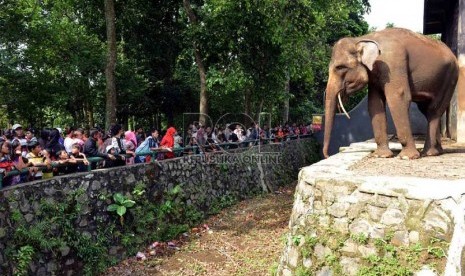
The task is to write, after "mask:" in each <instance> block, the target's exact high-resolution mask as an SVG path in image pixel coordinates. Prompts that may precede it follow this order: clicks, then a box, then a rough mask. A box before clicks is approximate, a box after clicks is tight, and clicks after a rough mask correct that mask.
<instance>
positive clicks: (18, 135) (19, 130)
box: [11, 124, 27, 156]
mask: <svg viewBox="0 0 465 276" xmlns="http://www.w3.org/2000/svg"><path fill="white" fill-rule="evenodd" d="M11 130H12V131H13V139H12V140H11V141H14V140H18V141H19V142H20V143H21V152H22V154H23V156H26V154H27V139H26V138H25V137H24V133H23V127H22V126H21V125H20V124H14V125H13V127H12V128H11Z"/></svg>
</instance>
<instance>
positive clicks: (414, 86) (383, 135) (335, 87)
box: [323, 28, 459, 159]
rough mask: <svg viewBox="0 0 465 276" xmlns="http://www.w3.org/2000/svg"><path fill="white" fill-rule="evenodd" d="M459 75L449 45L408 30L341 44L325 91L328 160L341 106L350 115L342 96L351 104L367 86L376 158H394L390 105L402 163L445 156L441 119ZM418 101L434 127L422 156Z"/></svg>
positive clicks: (336, 47)
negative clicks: (412, 113)
mask: <svg viewBox="0 0 465 276" xmlns="http://www.w3.org/2000/svg"><path fill="white" fill-rule="evenodd" d="M458 75H459V67H458V62H457V58H456V57H455V55H454V54H453V53H452V51H451V50H450V49H449V48H448V47H447V46H446V45H445V44H444V43H442V42H440V41H437V40H434V39H431V38H429V37H426V36H424V35H421V34H417V33H414V32H412V31H410V30H407V29H402V28H388V29H384V30H381V31H377V32H373V33H370V34H367V35H364V36H361V37H356V38H349V37H346V38H342V39H340V40H339V41H337V42H336V44H335V45H334V46H333V50H332V56H331V61H330V63H329V77H328V82H327V86H326V91H325V94H326V96H325V120H324V140H323V155H324V157H325V158H328V147H329V141H330V137H331V130H332V127H333V121H334V115H335V112H336V107H337V106H338V104H339V105H340V107H341V108H342V109H343V110H344V112H345V109H344V106H343V104H342V101H341V97H342V98H344V99H347V97H348V96H350V95H353V94H354V93H355V92H357V91H360V90H361V89H363V88H364V87H366V86H367V85H368V113H369V115H370V118H371V124H372V127H373V133H374V136H375V142H376V145H377V148H376V150H375V151H374V152H373V153H372V155H373V156H375V157H380V158H388V157H393V156H394V154H393V152H392V151H391V150H390V149H389V143H388V135H387V122H386V104H387V105H388V107H389V109H390V111H391V115H392V119H393V122H394V126H395V129H396V133H397V137H398V139H399V142H400V143H401V145H402V150H401V152H400V153H399V155H398V157H399V158H401V159H416V158H419V157H420V156H436V155H439V154H441V153H442V152H443V149H442V146H441V136H440V119H441V116H442V114H443V113H444V111H446V109H447V108H448V107H449V103H450V100H451V97H452V95H453V93H454V89H455V85H456V83H457V80H458ZM412 101H413V102H416V103H417V105H418V108H419V110H420V111H421V113H422V114H423V115H424V116H425V117H426V120H427V122H428V129H427V133H426V140H425V144H424V147H423V150H422V152H421V153H420V152H419V151H418V150H417V149H416V147H415V141H414V138H413V135H412V131H411V126H410V120H409V108H410V103H411V102H412ZM345 113H346V112H345ZM346 115H347V113H346Z"/></svg>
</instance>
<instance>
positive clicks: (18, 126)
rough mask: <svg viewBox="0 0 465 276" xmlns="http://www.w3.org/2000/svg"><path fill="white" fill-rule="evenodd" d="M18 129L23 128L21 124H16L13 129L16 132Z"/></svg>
mask: <svg viewBox="0 0 465 276" xmlns="http://www.w3.org/2000/svg"><path fill="white" fill-rule="evenodd" d="M17 128H23V127H22V126H21V125H20V124H14V125H13V127H12V128H11V129H12V130H16V129H17Z"/></svg>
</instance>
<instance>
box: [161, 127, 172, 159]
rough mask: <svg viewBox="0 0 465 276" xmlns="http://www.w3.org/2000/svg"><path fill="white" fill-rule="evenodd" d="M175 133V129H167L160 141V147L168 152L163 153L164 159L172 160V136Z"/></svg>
mask: <svg viewBox="0 0 465 276" xmlns="http://www.w3.org/2000/svg"><path fill="white" fill-rule="evenodd" d="M175 133H176V129H175V128H174V127H170V128H168V130H166V134H165V136H163V139H162V140H161V143H160V147H161V148H166V149H168V150H169V152H167V153H165V158H167V159H168V158H174V157H175V156H174V153H173V147H174V134H175Z"/></svg>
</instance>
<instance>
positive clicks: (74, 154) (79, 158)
mask: <svg viewBox="0 0 465 276" xmlns="http://www.w3.org/2000/svg"><path fill="white" fill-rule="evenodd" d="M70 157H71V158H74V159H75V160H76V162H77V164H78V166H77V171H78V172H85V171H87V166H88V165H89V160H87V157H86V155H85V154H84V153H82V152H81V146H80V145H79V144H78V143H76V144H74V145H73V146H72V147H71V154H70Z"/></svg>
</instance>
